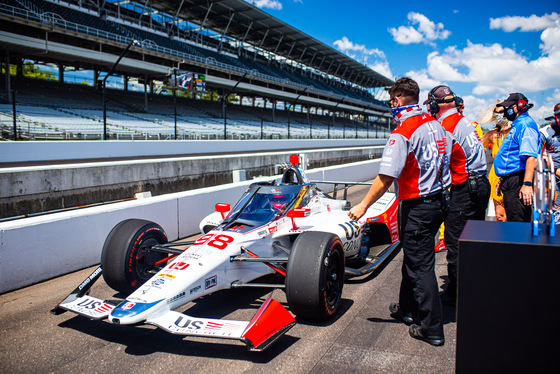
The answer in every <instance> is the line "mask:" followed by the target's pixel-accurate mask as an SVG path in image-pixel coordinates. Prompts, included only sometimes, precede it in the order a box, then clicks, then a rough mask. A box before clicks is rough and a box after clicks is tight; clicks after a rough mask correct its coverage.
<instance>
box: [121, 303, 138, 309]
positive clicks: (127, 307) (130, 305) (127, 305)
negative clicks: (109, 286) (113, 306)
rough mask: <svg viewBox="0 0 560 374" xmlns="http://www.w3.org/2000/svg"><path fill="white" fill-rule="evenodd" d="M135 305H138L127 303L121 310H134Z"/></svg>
mask: <svg viewBox="0 0 560 374" xmlns="http://www.w3.org/2000/svg"><path fill="white" fill-rule="evenodd" d="M134 305H136V303H126V304H124V305H123V306H122V307H121V309H124V310H127V309H132V308H134Z"/></svg>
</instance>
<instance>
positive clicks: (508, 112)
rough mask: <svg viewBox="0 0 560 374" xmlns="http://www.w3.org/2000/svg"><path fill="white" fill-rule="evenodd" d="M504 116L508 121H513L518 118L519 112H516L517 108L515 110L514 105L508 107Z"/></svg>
mask: <svg viewBox="0 0 560 374" xmlns="http://www.w3.org/2000/svg"><path fill="white" fill-rule="evenodd" d="M504 116H505V117H506V118H507V120H508V121H513V120H515V119H516V118H517V113H515V110H513V106H511V107H509V108H507V109H506V111H505V113H504Z"/></svg>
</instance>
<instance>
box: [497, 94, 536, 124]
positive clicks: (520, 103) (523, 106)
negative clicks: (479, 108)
mask: <svg viewBox="0 0 560 374" xmlns="http://www.w3.org/2000/svg"><path fill="white" fill-rule="evenodd" d="M514 105H517V111H518V113H524V112H526V111H528V110H529V109H531V108H532V107H533V104H529V102H528V100H527V98H523V97H522V98H520V99H518V100H517V103H515V104H514ZM504 109H505V111H504V116H505V117H506V118H507V119H508V120H510V121H513V120H514V119H515V117H516V114H515V110H514V109H513V105H510V106H509V107H507V108H506V107H504Z"/></svg>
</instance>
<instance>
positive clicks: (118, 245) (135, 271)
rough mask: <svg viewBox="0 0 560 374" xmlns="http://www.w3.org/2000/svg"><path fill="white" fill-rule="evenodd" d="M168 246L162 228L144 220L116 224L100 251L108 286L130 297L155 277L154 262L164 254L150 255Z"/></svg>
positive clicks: (162, 257)
mask: <svg viewBox="0 0 560 374" xmlns="http://www.w3.org/2000/svg"><path fill="white" fill-rule="evenodd" d="M165 243H167V235H166V234H165V231H163V229H162V228H161V226H160V225H158V224H156V223H154V222H150V221H145V220H141V219H129V220H126V221H122V222H120V223H119V224H117V225H116V226H115V227H114V228H113V230H111V232H110V233H109V235H108V236H107V239H106V240H105V244H104V245H103V251H102V252H101V266H102V269H103V278H104V279H105V282H106V283H107V285H109V287H111V288H112V289H114V290H116V291H119V292H122V293H124V294H130V293H132V292H133V291H134V290H136V289H137V288H138V287H140V286H141V285H142V284H144V283H145V282H146V281H147V280H148V279H150V278H151V277H152V276H153V275H154V273H153V272H154V271H156V270H158V269H159V268H162V267H163V266H165V264H162V265H160V266H158V267H156V266H155V263H156V262H158V261H160V260H162V259H164V258H165V257H166V254H165V253H159V252H149V251H148V250H147V249H148V248H149V247H151V246H154V245H157V244H165Z"/></svg>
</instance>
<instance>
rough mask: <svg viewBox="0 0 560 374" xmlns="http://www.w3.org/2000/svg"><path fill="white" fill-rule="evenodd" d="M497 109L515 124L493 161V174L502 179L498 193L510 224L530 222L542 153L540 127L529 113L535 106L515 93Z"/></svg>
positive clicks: (512, 125)
mask: <svg viewBox="0 0 560 374" xmlns="http://www.w3.org/2000/svg"><path fill="white" fill-rule="evenodd" d="M498 105H499V106H502V107H503V108H504V116H505V117H506V118H507V119H508V120H510V121H513V122H512V124H511V130H510V131H509V133H508V134H507V136H506V137H505V139H504V141H503V143H502V145H501V146H500V149H499V150H498V153H497V154H496V157H495V158H494V171H495V172H496V175H497V176H498V177H500V182H499V183H498V185H497V187H496V189H498V190H500V191H501V193H502V194H503V196H504V208H505V210H506V215H507V220H508V221H518V222H531V213H532V211H531V204H532V203H533V173H534V171H535V166H536V164H537V156H538V154H539V153H540V133H539V127H538V125H537V123H536V122H535V121H534V120H533V119H532V118H531V117H530V116H529V113H527V111H528V110H529V109H530V108H531V107H532V106H533V104H529V100H528V99H527V97H526V96H525V95H523V94H521V93H519V92H516V93H512V94H510V95H509V97H508V98H507V99H506V100H505V101H503V102H501V103H500V104H498ZM500 191H498V194H499V193H500Z"/></svg>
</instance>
